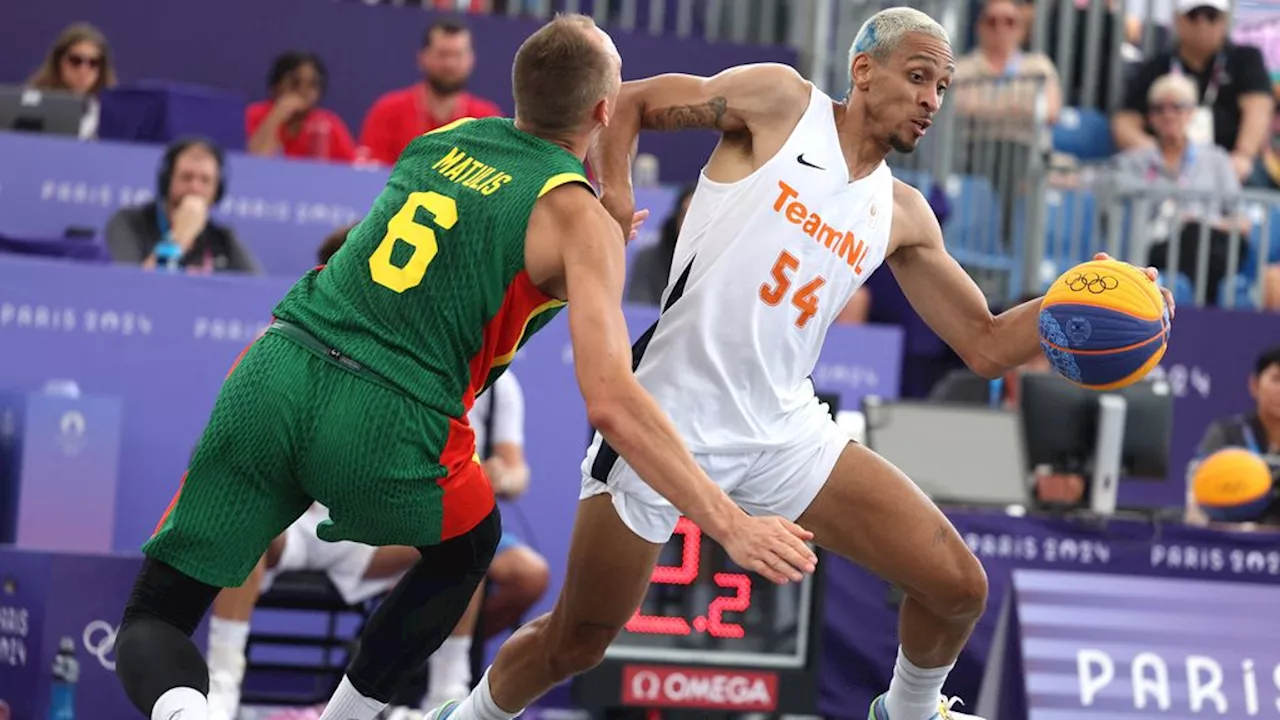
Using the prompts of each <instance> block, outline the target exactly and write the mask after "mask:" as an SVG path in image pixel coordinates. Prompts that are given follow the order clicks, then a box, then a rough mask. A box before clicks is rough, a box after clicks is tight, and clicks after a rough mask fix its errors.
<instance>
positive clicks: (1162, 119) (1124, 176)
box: [1114, 73, 1250, 304]
mask: <svg viewBox="0 0 1280 720" xmlns="http://www.w3.org/2000/svg"><path fill="white" fill-rule="evenodd" d="M1147 108H1148V117H1147V119H1148V122H1149V123H1150V125H1151V127H1152V128H1153V129H1154V130H1155V140H1156V144H1155V145H1153V146H1144V147H1137V148H1132V149H1130V150H1127V151H1125V152H1123V153H1121V154H1120V155H1119V156H1118V157H1117V158H1116V160H1115V173H1114V181H1115V184H1116V185H1117V188H1118V189H1120V190H1121V191H1131V190H1136V191H1140V192H1141V193H1142V195H1143V196H1146V197H1148V198H1152V199H1154V200H1155V201H1156V202H1154V203H1152V204H1151V218H1150V220H1151V222H1152V226H1151V231H1150V233H1149V235H1148V237H1150V238H1151V239H1152V240H1153V241H1155V242H1154V244H1153V245H1152V246H1151V247H1150V248H1148V249H1147V252H1148V259H1147V262H1148V263H1149V264H1150V265H1151V266H1152V267H1156V268H1160V269H1161V270H1164V269H1166V268H1169V267H1170V262H1169V251H1170V248H1169V239H1170V237H1171V236H1174V235H1175V234H1176V235H1177V236H1178V237H1179V239H1180V240H1179V243H1178V247H1177V265H1176V270H1177V272H1178V273H1180V274H1182V275H1184V276H1186V277H1187V278H1198V277H1199V272H1198V269H1199V267H1198V266H1199V259H1200V253H1199V249H1200V248H1199V245H1200V234H1201V233H1200V224H1201V223H1205V224H1209V225H1210V226H1211V229H1210V235H1209V255H1208V260H1209V262H1208V268H1206V270H1205V279H1206V288H1205V296H1204V297H1205V301H1206V302H1207V303H1209V304H1216V303H1217V301H1218V296H1219V288H1220V287H1221V285H1222V281H1223V279H1224V278H1225V277H1226V273H1227V268H1228V265H1229V262H1228V261H1229V258H1230V245H1231V242H1232V238H1231V236H1230V233H1229V231H1230V230H1231V224H1232V223H1235V224H1236V225H1237V226H1238V227H1239V229H1240V232H1241V234H1242V236H1243V235H1244V234H1247V233H1248V232H1249V229H1250V226H1249V223H1248V220H1247V218H1243V217H1241V218H1238V219H1235V220H1231V219H1228V218H1227V217H1226V216H1225V215H1224V210H1225V208H1224V205H1223V203H1221V202H1216V203H1205V202H1204V201H1203V200H1194V199H1179V198H1178V197H1177V194H1178V193H1179V192H1180V191H1193V192H1204V193H1213V194H1215V195H1218V196H1221V197H1223V198H1224V200H1225V199H1227V198H1229V197H1230V196H1232V195H1235V194H1237V193H1239V192H1240V180H1239V178H1238V177H1237V176H1236V171H1235V169H1234V168H1233V167H1232V161H1231V158H1230V157H1229V156H1228V155H1227V153H1226V151H1224V150H1223V149H1222V148H1220V147H1218V146H1216V145H1214V144H1212V143H1211V142H1203V141H1196V139H1195V138H1194V137H1193V129H1192V125H1193V123H1194V119H1195V116H1196V114H1197V113H1198V110H1197V108H1196V86H1195V83H1194V81H1192V80H1191V79H1190V78H1189V77H1187V76H1185V75H1179V74H1175V73H1169V74H1166V75H1163V76H1161V77H1160V78H1158V79H1157V80H1156V81H1155V82H1153V83H1152V84H1151V88H1150V90H1149V91H1148V93H1147ZM1235 242H1236V243H1237V244H1240V245H1243V244H1244V242H1246V241H1245V240H1243V239H1242V238H1236V239H1235ZM1244 250H1245V249H1244V248H1243V247H1242V248H1240V255H1239V257H1245V255H1244ZM1139 251H1141V249H1139Z"/></svg>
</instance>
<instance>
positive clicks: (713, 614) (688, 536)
mask: <svg viewBox="0 0 1280 720" xmlns="http://www.w3.org/2000/svg"><path fill="white" fill-rule="evenodd" d="M674 534H675V535H679V536H681V537H682V538H683V545H682V546H681V550H680V564H679V565H678V566H673V565H658V566H657V567H655V568H654V569H653V576H652V578H650V582H652V583H653V584H655V585H690V584H692V583H693V581H694V580H697V578H698V569H699V566H700V564H701V558H702V530H701V529H699V528H698V526H697V525H694V524H693V522H692V521H690V520H689V519H688V518H683V517H682V518H680V520H679V522H677V523H676V529H675V533H674ZM713 579H714V580H715V583H716V585H717V586H719V587H722V588H727V589H732V590H733V591H734V593H733V595H731V596H730V595H721V596H719V597H717V598H716V599H715V600H713V601H712V602H711V605H710V607H709V608H708V611H707V616H706V617H705V618H697V619H696V620H694V622H693V625H690V624H689V621H687V620H685V619H684V618H680V617H667V616H665V615H643V614H641V613H640V611H639V610H638V609H637V610H636V614H635V615H633V616H631V620H630V621H628V622H627V625H626V628H627V631H628V632H633V633H642V634H649V635H689V634H691V633H692V632H693V630H694V628H695V627H696V628H697V630H698V631H699V632H701V631H703V630H705V631H706V632H708V633H710V635H711V636H712V637H716V638H735V639H736V638H742V637H744V636H745V635H746V632H745V631H744V630H743V628H742V626H741V625H738V624H736V623H728V622H725V621H724V614H725V613H726V612H737V613H741V612H746V611H747V610H748V609H749V608H750V607H751V578H750V577H748V576H746V575H745V574H743V573H724V572H722V573H716V574H715V576H714V578H713Z"/></svg>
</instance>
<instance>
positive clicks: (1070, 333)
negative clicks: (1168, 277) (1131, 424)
mask: <svg viewBox="0 0 1280 720" xmlns="http://www.w3.org/2000/svg"><path fill="white" fill-rule="evenodd" d="M1168 340H1169V310H1168V308H1166V307H1165V304H1164V296H1163V295H1161V294H1160V288H1159V286H1157V285H1156V284H1155V283H1154V282H1152V281H1151V279H1150V278H1148V277H1147V275H1146V273H1144V272H1142V271H1141V270H1139V269H1138V268H1135V267H1133V266H1132V265H1129V264H1127V263H1122V262H1119V261H1116V260H1093V261H1091V262H1087V263H1083V264H1081V265H1077V266H1075V267H1073V268H1071V269H1070V270H1068V271H1067V272H1065V273H1063V274H1062V277H1059V278H1058V279H1057V280H1055V281H1054V283H1053V285H1050V286H1049V292H1047V293H1045V296H1044V300H1043V302H1042V304H1041V305H1040V347H1042V348H1043V349H1044V354H1045V356H1047V357H1048V358H1049V362H1050V363H1051V364H1052V365H1053V367H1054V369H1055V370H1057V371H1058V373H1059V374H1060V375H1062V376H1063V377H1065V378H1066V379H1068V380H1070V381H1071V382H1073V383H1075V384H1077V385H1080V386H1082V387H1087V388H1090V389H1093V390H1114V389H1116V388H1122V387H1125V386H1126V385H1132V384H1133V383H1135V382H1137V381H1139V380H1141V379H1142V378H1143V377H1145V376H1146V374H1147V373H1148V372H1150V371H1151V369H1152V368H1154V367H1155V366H1156V365H1157V364H1159V362H1160V358H1162V357H1164V351H1165V347H1166V346H1167V344H1168Z"/></svg>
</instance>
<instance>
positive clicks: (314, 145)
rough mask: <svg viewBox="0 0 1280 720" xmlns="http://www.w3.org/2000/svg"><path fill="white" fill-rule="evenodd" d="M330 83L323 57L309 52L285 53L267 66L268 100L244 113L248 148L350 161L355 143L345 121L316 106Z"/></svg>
mask: <svg viewBox="0 0 1280 720" xmlns="http://www.w3.org/2000/svg"><path fill="white" fill-rule="evenodd" d="M328 83H329V73H328V72H327V71H326V70H325V66H324V62H323V61H322V60H321V59H320V58H319V57H317V56H316V55H313V54H311V53H303V52H287V53H285V54H283V55H281V56H280V57H278V58H276V61H275V63H274V64H272V66H271V75H270V76H269V77H268V78H267V89H268V91H269V92H270V93H271V99H270V100H263V101H261V102H256V103H254V104H252V105H250V106H249V107H248V108H247V109H246V110H245V113H244V124H245V134H246V135H247V136H248V137H249V152H250V153H252V154H254V155H278V154H283V155H284V156H285V157H290V158H308V159H312V160H333V161H335V162H351V161H353V160H355V159H356V144H355V141H354V140H352V138H351V131H350V130H348V129H347V125H346V123H344V122H342V118H340V117H338V116H337V115H336V114H335V113H333V112H332V111H330V110H326V109H324V108H322V107H319V103H320V100H321V98H323V97H324V91H325V88H326V87H327V86H328Z"/></svg>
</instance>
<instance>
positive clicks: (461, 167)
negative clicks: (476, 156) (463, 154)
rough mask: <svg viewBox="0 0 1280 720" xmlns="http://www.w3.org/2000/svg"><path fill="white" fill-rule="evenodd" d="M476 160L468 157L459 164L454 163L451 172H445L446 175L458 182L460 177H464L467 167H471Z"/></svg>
mask: <svg viewBox="0 0 1280 720" xmlns="http://www.w3.org/2000/svg"><path fill="white" fill-rule="evenodd" d="M474 162H475V160H472V159H471V158H467V159H466V160H463V161H462V162H460V163H458V164H457V165H454V166H453V167H451V168H449V172H447V173H445V174H444V176H445V177H447V178H449V179H450V180H452V181H454V182H457V181H458V178H460V177H462V173H464V172H466V171H467V168H469V167H471V164H472V163H474Z"/></svg>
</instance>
